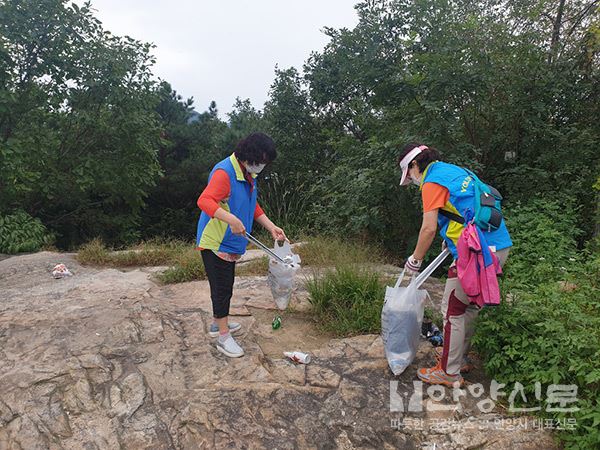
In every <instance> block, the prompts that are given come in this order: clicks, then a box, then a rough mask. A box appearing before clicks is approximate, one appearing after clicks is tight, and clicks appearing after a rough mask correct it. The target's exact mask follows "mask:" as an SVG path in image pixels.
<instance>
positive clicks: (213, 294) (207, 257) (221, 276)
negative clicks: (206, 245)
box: [201, 250, 235, 319]
mask: <svg viewBox="0 0 600 450" xmlns="http://www.w3.org/2000/svg"><path fill="white" fill-rule="evenodd" d="M201 253H202V261H204V269H205V270H206V276H207V278H208V284H210V298H211V300H212V307H213V316H214V318H215V319H222V318H223V317H227V316H228V315H229V305H230V303H231V296H232V294H233V280H234V278H235V263H234V262H229V261H223V260H222V259H221V258H219V257H218V256H217V255H215V254H214V252H213V251H212V250H202V252H201Z"/></svg>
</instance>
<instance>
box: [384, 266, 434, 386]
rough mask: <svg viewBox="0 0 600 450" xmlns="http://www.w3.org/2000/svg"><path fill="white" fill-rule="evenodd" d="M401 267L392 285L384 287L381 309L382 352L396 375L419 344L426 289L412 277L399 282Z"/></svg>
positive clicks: (412, 356)
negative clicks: (408, 280)
mask: <svg viewBox="0 0 600 450" xmlns="http://www.w3.org/2000/svg"><path fill="white" fill-rule="evenodd" d="M403 278H404V271H403V272H402V275H400V278H399V279H398V282H397V283H396V285H395V286H394V287H389V286H388V287H386V289H385V303H384V304H383V309H382V311H381V338H382V340H383V345H384V348H385V356H386V358H387V360H388V364H389V366H390V369H391V370H392V372H393V373H394V375H400V374H401V373H402V372H404V370H405V369H406V368H407V367H408V366H409V365H410V364H411V363H412V362H413V360H414V359H415V355H416V354H417V349H418V348H419V335H420V333H421V322H423V313H424V310H425V299H426V298H427V296H428V295H429V294H427V291H425V290H422V289H417V283H416V279H415V278H411V281H410V283H409V285H408V286H407V287H403V286H400V283H401V282H402V279H403Z"/></svg>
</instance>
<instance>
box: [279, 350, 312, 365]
mask: <svg viewBox="0 0 600 450" xmlns="http://www.w3.org/2000/svg"><path fill="white" fill-rule="evenodd" d="M283 354H284V356H286V357H288V358H289V359H291V360H292V361H294V362H297V363H300V364H308V363H309V362H310V355H309V354H308V353H302V352H283Z"/></svg>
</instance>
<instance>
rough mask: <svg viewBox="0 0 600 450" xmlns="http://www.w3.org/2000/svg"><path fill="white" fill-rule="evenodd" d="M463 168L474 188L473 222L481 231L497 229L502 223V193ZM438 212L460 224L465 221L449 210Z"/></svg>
mask: <svg viewBox="0 0 600 450" xmlns="http://www.w3.org/2000/svg"><path fill="white" fill-rule="evenodd" d="M465 170H466V171H467V173H468V174H469V175H470V176H471V178H473V188H474V189H475V211H473V212H472V215H473V222H474V223H475V225H476V226H477V228H479V229H480V230H482V231H495V230H497V229H498V228H499V227H500V225H501V224H502V195H501V194H500V192H498V190H497V189H496V188H494V187H492V186H490V185H488V184H485V183H484V182H483V181H481V180H480V179H479V178H478V177H477V175H475V174H474V173H473V172H471V171H470V170H468V169H465ZM439 213H440V214H441V215H443V216H446V217H447V218H449V219H450V220H454V221H455V222H458V223H460V224H464V223H465V219H464V218H463V217H461V216H459V215H457V214H454V213H452V212H450V211H446V210H444V209H440V210H439Z"/></svg>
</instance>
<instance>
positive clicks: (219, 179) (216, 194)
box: [198, 169, 265, 219]
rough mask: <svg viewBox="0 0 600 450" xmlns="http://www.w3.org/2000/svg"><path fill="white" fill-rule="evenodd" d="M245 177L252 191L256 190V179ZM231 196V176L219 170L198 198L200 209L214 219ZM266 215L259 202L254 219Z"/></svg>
mask: <svg viewBox="0 0 600 450" xmlns="http://www.w3.org/2000/svg"><path fill="white" fill-rule="evenodd" d="M245 175H246V180H247V181H248V182H249V183H250V186H251V187H252V189H254V178H252V177H251V176H248V175H247V174H245ZM230 194H231V184H230V182H229V175H227V172H225V171H224V170H223V169H218V170H216V171H215V173H213V176H212V178H211V179H210V181H209V182H208V185H207V186H206V188H205V189H204V191H202V194H200V197H198V207H199V208H200V209H201V210H202V211H204V212H205V213H206V214H208V215H209V216H210V217H214V215H215V212H216V211H217V209H219V208H220V206H219V203H220V202H222V201H223V200H225V199H227V198H228V197H229V195H230ZM264 213H265V212H264V211H263V210H262V208H261V207H260V205H259V204H258V202H257V203H256V208H255V210H254V219H257V218H259V217H260V216H262V215H263V214H264Z"/></svg>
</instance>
